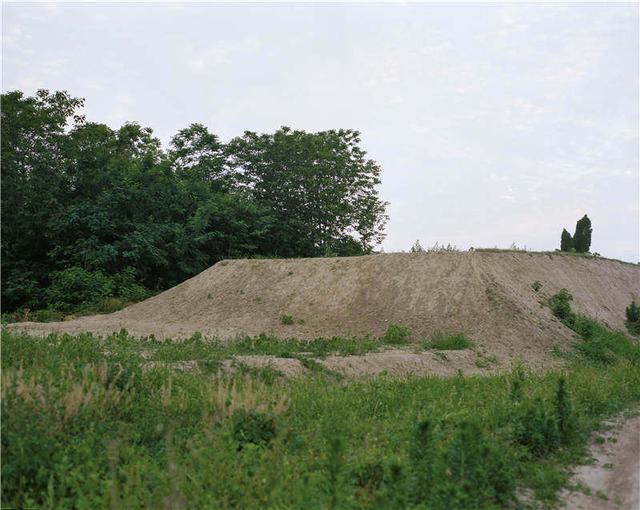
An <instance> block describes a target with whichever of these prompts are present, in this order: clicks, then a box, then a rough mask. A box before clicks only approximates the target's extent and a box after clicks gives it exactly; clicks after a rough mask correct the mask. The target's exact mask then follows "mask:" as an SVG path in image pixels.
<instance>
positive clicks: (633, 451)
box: [563, 416, 640, 510]
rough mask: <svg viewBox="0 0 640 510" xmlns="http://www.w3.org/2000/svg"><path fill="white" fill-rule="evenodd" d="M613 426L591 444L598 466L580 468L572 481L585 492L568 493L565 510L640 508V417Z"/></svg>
mask: <svg viewBox="0 0 640 510" xmlns="http://www.w3.org/2000/svg"><path fill="white" fill-rule="evenodd" d="M609 425H610V426H611V428H610V429H609V430H607V431H606V432H605V433H603V434H598V435H597V436H596V437H597V438H600V440H599V441H596V440H595V439H594V440H593V441H592V442H591V445H590V453H591V456H592V457H593V460H594V463H593V464H589V465H586V466H580V467H578V468H577V470H576V471H575V473H574V476H573V478H572V480H571V482H572V484H573V485H578V486H580V487H582V488H583V491H581V492H578V491H576V492H567V491H565V492H564V495H563V499H564V501H565V503H564V505H563V508H564V509H565V510H638V509H639V508H640V416H636V417H634V418H630V419H627V420H623V419H618V420H617V421H615V422H612V423H610V424H609ZM585 488H587V489H588V492H589V494H585V493H584V492H585Z"/></svg>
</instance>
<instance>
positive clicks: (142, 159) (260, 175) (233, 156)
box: [1, 90, 387, 311]
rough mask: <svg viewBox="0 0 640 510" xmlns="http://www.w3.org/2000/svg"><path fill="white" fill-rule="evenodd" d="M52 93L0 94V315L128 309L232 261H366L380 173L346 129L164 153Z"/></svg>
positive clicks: (188, 141)
mask: <svg viewBox="0 0 640 510" xmlns="http://www.w3.org/2000/svg"><path fill="white" fill-rule="evenodd" d="M83 106H84V100H83V99H81V98H76V97H72V96H71V95H70V94H69V93H67V92H65V91H58V92H50V91H47V90H40V91H38V92H37V93H36V94H35V95H34V96H25V95H24V94H23V93H22V92H20V91H13V92H8V93H5V94H2V141H1V144H2V161H1V163H2V219H1V228H2V306H3V309H4V310H5V311H6V310H15V309H18V308H21V307H29V308H32V309H35V308H43V307H57V308H64V307H67V308H71V307H73V306H76V305H80V304H82V303H86V302H90V301H92V300H95V299H101V298H105V297H108V296H123V297H125V298H127V297H128V298H131V299H139V298H142V297H144V295H145V293H146V292H148V291H149V290H151V291H157V290H162V289H165V288H168V287H171V286H173V285H175V284H177V283H179V282H181V281H183V280H184V279H186V278H188V277H190V276H193V275H195V274H197V273H198V272H200V271H202V270H203V269H205V268H207V267H208V266H210V265H212V264H213V263H215V262H217V261H219V260H221V259H223V258H232V257H257V256H264V257H315V256H328V255H361V254H366V253H370V252H371V251H372V249H373V247H374V246H376V245H377V244H379V243H380V242H381V241H382V239H383V238H384V226H385V223H386V220H387V216H386V214H385V208H386V205H387V204H386V203H385V202H383V201H382V200H381V199H380V197H379V195H378V191H377V185H378V184H380V171H381V169H380V166H379V164H378V163H376V162H375V161H373V160H371V159H368V158H367V157H366V152H365V151H364V150H363V149H362V148H361V146H360V144H361V140H360V134H359V133H358V132H357V131H354V130H350V129H340V130H328V131H322V132H317V133H307V132H305V131H298V130H292V129H290V128H288V127H282V128H281V129H278V130H277V131H276V132H274V133H268V134H258V133H255V132H251V131H245V132H244V134H242V135H241V136H238V137H236V138H234V139H232V140H231V141H229V142H228V143H223V142H221V141H220V139H219V138H218V137H217V136H216V135H215V134H214V133H211V132H209V131H208V129H207V128H206V127H205V126H203V125H202V124H192V125H191V126H189V127H187V128H185V129H182V130H181V131H179V132H178V133H177V134H176V135H175V136H174V137H173V138H172V139H171V142H170V144H169V147H168V148H167V149H164V148H163V147H162V146H161V143H160V141H159V140H158V139H157V138H155V137H154V136H153V131H152V130H151V129H150V128H146V127H142V126H140V125H139V124H137V123H126V124H124V125H123V126H121V127H120V128H118V129H112V128H111V127H109V126H107V125H105V124H100V123H94V122H89V121H87V120H86V119H85V117H84V116H83V115H82V107H83Z"/></svg>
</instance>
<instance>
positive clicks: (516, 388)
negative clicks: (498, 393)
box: [510, 363, 526, 403]
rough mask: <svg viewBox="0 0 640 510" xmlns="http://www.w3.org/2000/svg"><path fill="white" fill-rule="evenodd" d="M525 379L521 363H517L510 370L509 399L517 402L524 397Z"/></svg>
mask: <svg viewBox="0 0 640 510" xmlns="http://www.w3.org/2000/svg"><path fill="white" fill-rule="evenodd" d="M525 380H526V372H525V368H524V366H523V364H522V363H518V364H517V365H515V366H514V367H513V370H512V371H511V391H510V396H511V401H512V402H514V403H519V402H521V401H522V399H523V397H524V389H523V388H524V383H525Z"/></svg>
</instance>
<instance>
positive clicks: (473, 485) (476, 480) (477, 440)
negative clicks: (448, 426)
mask: <svg viewBox="0 0 640 510" xmlns="http://www.w3.org/2000/svg"><path fill="white" fill-rule="evenodd" d="M444 458H445V462H446V469H445V473H444V476H445V477H446V478H447V479H448V480H447V482H448V483H446V485H445V486H444V487H443V489H444V491H443V492H444V494H443V495H442V496H444V495H446V496H445V498H442V497H440V498H439V499H445V500H446V502H445V504H444V505H443V506H442V507H443V508H478V507H482V506H484V505H479V504H478V503H479V502H482V501H484V502H491V503H494V504H495V502H497V503H498V504H499V507H505V506H510V504H511V503H512V501H513V500H514V495H515V489H516V477H515V473H514V470H513V467H512V463H511V462H509V459H507V457H506V455H505V453H504V451H503V450H502V449H501V448H500V447H499V446H497V445H495V444H494V443H493V442H492V441H491V440H490V439H489V438H488V437H487V434H486V433H485V432H484V431H483V429H482V428H481V427H480V425H479V424H477V423H476V422H474V421H463V422H461V423H460V424H459V425H458V427H457V429H456V433H455V435H454V437H453V439H452V440H451V442H450V443H449V445H448V447H447V450H446V451H445V456H444ZM436 504H437V503H436ZM438 506H440V505H438Z"/></svg>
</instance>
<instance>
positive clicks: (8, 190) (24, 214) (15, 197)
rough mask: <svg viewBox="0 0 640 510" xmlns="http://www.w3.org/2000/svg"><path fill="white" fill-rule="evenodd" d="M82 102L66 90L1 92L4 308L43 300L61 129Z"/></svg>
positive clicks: (76, 119) (61, 156)
mask: <svg viewBox="0 0 640 510" xmlns="http://www.w3.org/2000/svg"><path fill="white" fill-rule="evenodd" d="M82 105H83V100H82V99H78V98H74V97H71V96H70V95H69V94H68V93H67V92H53V93H51V92H49V91H48V90H39V91H38V92H37V93H36V94H35V96H33V97H25V96H24V95H23V94H22V92H19V91H15V92H9V93H6V94H2V112H1V119H2V122H1V126H2V128H1V129H2V136H1V147H2V150H1V162H2V220H1V232H2V302H3V306H4V307H5V308H7V309H12V308H15V307H16V306H18V305H21V304H25V303H28V304H29V306H38V305H41V304H42V299H43V295H42V293H41V292H39V290H38V289H40V288H42V287H43V285H45V284H46V282H47V276H48V270H49V261H48V255H47V254H48V252H49V251H50V250H51V249H52V248H53V247H54V246H55V244H54V242H53V240H52V239H51V238H50V237H49V236H48V235H47V233H46V224H47V223H48V220H49V218H51V216H52V215H55V214H59V213H60V212H61V210H63V207H64V206H63V203H64V197H63V194H64V191H63V190H64V189H65V187H66V186H65V167H66V163H67V156H66V153H65V141H66V134H65V128H66V127H67V126H69V125H72V126H74V125H75V126H77V125H81V124H82V122H83V120H84V119H83V118H82V117H81V116H80V115H79V114H78V110H79V109H80V108H81V107H82Z"/></svg>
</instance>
